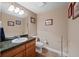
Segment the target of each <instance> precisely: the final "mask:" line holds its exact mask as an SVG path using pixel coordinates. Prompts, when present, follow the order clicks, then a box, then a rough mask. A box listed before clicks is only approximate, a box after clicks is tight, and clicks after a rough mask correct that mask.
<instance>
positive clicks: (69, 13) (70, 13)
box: [68, 3, 72, 18]
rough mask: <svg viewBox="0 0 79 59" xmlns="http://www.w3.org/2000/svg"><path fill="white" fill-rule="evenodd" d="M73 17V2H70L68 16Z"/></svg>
mask: <svg viewBox="0 0 79 59" xmlns="http://www.w3.org/2000/svg"><path fill="white" fill-rule="evenodd" d="M71 17H72V3H70V4H69V7H68V18H71Z"/></svg>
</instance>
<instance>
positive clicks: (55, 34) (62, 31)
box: [37, 6, 68, 53]
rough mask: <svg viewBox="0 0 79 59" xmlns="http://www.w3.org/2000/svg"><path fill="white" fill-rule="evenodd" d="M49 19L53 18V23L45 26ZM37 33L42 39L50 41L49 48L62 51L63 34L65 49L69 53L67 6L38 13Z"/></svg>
mask: <svg viewBox="0 0 79 59" xmlns="http://www.w3.org/2000/svg"><path fill="white" fill-rule="evenodd" d="M47 19H53V25H51V26H45V20H47ZM37 35H38V37H39V38H40V39H41V40H47V41H48V47H49V48H52V49H55V50H57V51H60V52H61V39H62V36H63V50H64V52H66V53H67V47H68V46H67V6H63V7H59V8H58V9H54V10H51V11H48V12H45V13H41V14H38V16H37Z"/></svg>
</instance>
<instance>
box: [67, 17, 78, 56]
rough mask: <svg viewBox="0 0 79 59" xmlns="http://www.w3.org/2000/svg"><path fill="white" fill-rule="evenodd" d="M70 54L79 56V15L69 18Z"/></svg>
mask: <svg viewBox="0 0 79 59" xmlns="http://www.w3.org/2000/svg"><path fill="white" fill-rule="evenodd" d="M68 40H69V56H72V57H79V17H78V18H76V19H75V20H72V19H68Z"/></svg>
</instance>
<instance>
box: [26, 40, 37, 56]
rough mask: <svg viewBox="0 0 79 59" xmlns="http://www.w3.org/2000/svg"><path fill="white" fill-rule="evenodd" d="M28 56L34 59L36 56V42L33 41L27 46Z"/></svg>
mask: <svg viewBox="0 0 79 59" xmlns="http://www.w3.org/2000/svg"><path fill="white" fill-rule="evenodd" d="M26 47H27V48H26V56H27V57H34V56H36V51H35V50H36V47H35V41H31V42H29V43H27V44H26Z"/></svg>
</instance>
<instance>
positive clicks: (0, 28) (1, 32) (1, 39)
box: [0, 21, 5, 41]
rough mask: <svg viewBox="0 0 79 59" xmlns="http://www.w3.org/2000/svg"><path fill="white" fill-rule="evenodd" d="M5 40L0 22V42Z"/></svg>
mask: <svg viewBox="0 0 79 59" xmlns="http://www.w3.org/2000/svg"><path fill="white" fill-rule="evenodd" d="M4 40H5V34H4V29H3V27H2V22H1V21H0V41H4Z"/></svg>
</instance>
